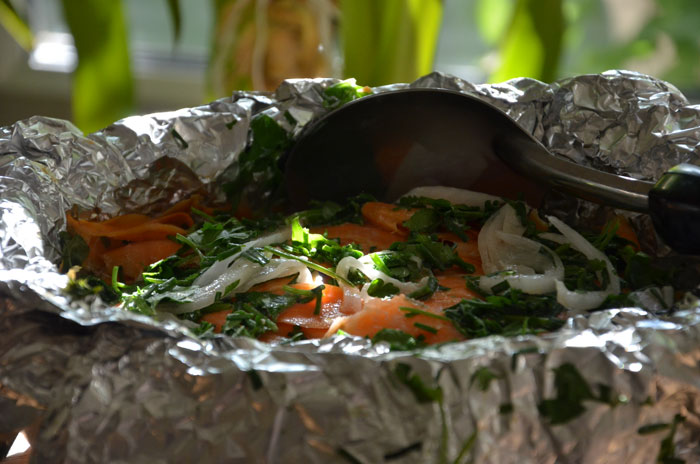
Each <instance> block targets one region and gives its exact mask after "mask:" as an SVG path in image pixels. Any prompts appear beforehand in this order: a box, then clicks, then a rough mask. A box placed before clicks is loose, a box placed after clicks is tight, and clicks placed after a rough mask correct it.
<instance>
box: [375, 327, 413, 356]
mask: <svg viewBox="0 0 700 464" xmlns="http://www.w3.org/2000/svg"><path fill="white" fill-rule="evenodd" d="M423 339H424V337H422V336H419V337H413V336H412V335H410V334H407V333H406V332H404V331H403V330H398V329H382V330H380V331H379V332H377V333H376V334H375V335H374V337H372V343H373V344H376V343H379V342H387V343H388V344H389V348H390V349H391V351H413V350H416V349H419V348H423V347H424V346H425V343H424V342H423Z"/></svg>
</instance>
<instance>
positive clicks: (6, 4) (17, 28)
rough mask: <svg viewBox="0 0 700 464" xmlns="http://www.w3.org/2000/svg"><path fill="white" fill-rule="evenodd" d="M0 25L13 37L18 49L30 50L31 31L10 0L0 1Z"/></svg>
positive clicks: (31, 42) (31, 41)
mask: <svg viewBox="0 0 700 464" xmlns="http://www.w3.org/2000/svg"><path fill="white" fill-rule="evenodd" d="M0 25H2V26H3V27H4V28H5V29H6V30H7V31H8V32H9V33H10V35H11V36H12V37H14V39H15V40H16V41H17V43H18V44H19V45H20V47H22V48H23V49H25V50H26V51H30V50H31V49H32V44H33V41H34V39H33V37H32V31H31V29H29V26H28V25H27V22H26V21H25V20H24V19H23V18H22V16H20V15H19V13H18V12H17V10H16V9H15V7H14V5H13V4H12V2H11V1H10V0H2V1H0Z"/></svg>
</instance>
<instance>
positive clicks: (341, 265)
mask: <svg viewBox="0 0 700 464" xmlns="http://www.w3.org/2000/svg"><path fill="white" fill-rule="evenodd" d="M351 269H357V270H358V271H360V272H362V273H363V274H364V275H366V276H367V277H368V278H369V279H370V280H375V279H382V280H383V281H384V283H391V284H393V285H395V286H396V287H397V288H398V289H399V291H400V292H401V293H404V294H406V295H408V294H411V293H413V292H415V291H416V290H418V289H421V288H423V287H425V286H426V285H427V284H428V277H427V276H426V277H423V278H422V279H421V280H419V281H418V282H401V281H400V280H397V279H394V278H393V277H391V276H388V275H386V274H385V273H383V272H382V271H380V270H378V269H376V268H375V267H374V263H373V262H372V257H371V255H365V256H363V257H362V258H360V259H357V258H353V257H352V256H346V257H345V258H343V259H341V260H340V261H339V262H338V265H337V266H336V268H335V272H336V273H337V274H338V275H339V276H341V277H344V278H346V279H347V277H348V273H349V272H350V270H351ZM340 285H341V286H343V287H345V285H344V284H343V283H342V282H341V283H340ZM362 296H363V298H366V296H367V291H366V289H365V288H364V287H363V292H362Z"/></svg>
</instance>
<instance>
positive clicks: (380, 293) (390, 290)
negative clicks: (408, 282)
mask: <svg viewBox="0 0 700 464" xmlns="http://www.w3.org/2000/svg"><path fill="white" fill-rule="evenodd" d="M397 293H399V288H398V287H397V286H396V285H394V284H392V283H391V282H386V283H384V281H383V280H382V279H374V280H373V281H372V283H371V284H369V287H368V288H367V294H368V295H369V296H373V297H375V298H386V297H388V296H393V295H396V294H397Z"/></svg>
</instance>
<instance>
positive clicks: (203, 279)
mask: <svg viewBox="0 0 700 464" xmlns="http://www.w3.org/2000/svg"><path fill="white" fill-rule="evenodd" d="M291 237H292V227H291V226H287V227H285V228H284V229H280V230H278V231H277V232H273V233H271V234H268V235H263V236H262V237H258V238H256V239H255V240H251V241H250V242H246V243H244V244H243V245H241V250H240V251H239V252H238V253H234V254H233V255H231V256H229V257H228V258H226V259H222V260H221V261H217V262H215V263H214V264H212V265H211V266H210V267H209V269H207V270H206V271H204V272H203V273H202V275H200V276H199V277H197V278H196V279H195V280H194V282H193V285H198V286H200V287H203V286H205V285H209V284H210V283H212V282H214V281H215V280H216V279H217V278H218V277H219V276H220V275H221V274H224V273H225V272H226V270H227V269H228V268H229V267H230V266H231V264H232V263H233V262H234V261H236V260H237V259H238V258H239V257H240V256H241V253H244V252H245V251H246V250H249V249H250V248H254V247H262V246H266V245H272V244H275V243H282V242H284V241H286V240H289V239H290V238H291Z"/></svg>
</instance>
